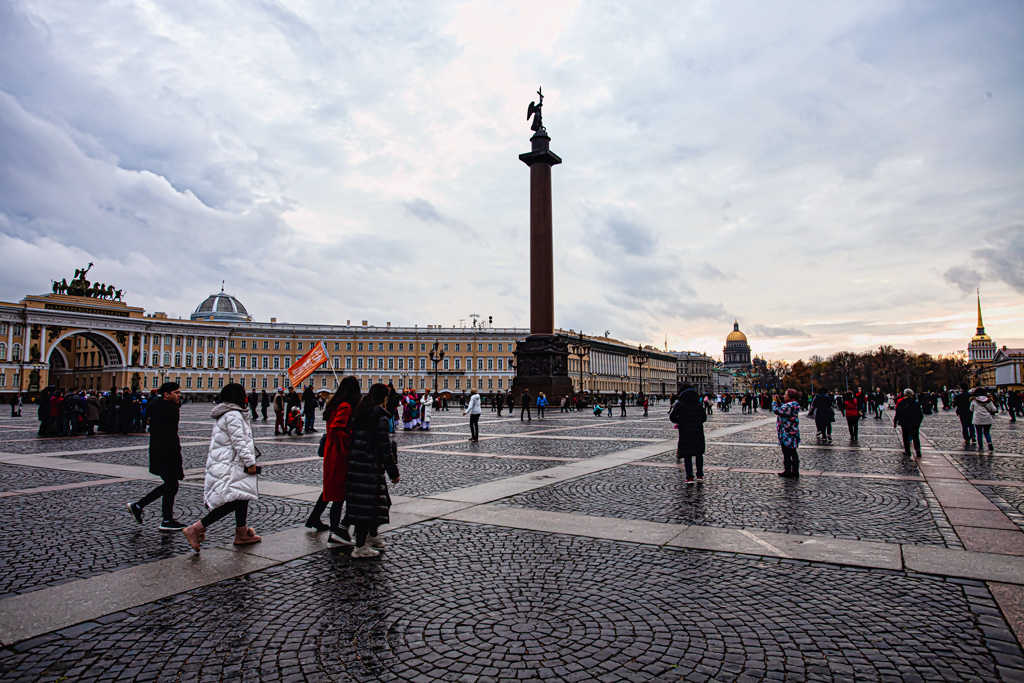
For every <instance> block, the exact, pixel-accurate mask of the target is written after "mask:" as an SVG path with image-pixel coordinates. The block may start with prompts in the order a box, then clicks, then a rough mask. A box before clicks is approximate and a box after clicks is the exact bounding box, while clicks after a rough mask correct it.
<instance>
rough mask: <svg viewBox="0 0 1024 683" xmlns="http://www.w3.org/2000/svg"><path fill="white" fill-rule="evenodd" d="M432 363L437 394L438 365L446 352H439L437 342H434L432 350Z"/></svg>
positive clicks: (430, 355)
mask: <svg viewBox="0 0 1024 683" xmlns="http://www.w3.org/2000/svg"><path fill="white" fill-rule="evenodd" d="M428 355H429V357H430V362H431V363H433V364H434V393H435V394H436V393H437V364H438V363H440V362H441V360H442V359H443V358H444V351H439V350H438V348H437V342H436V341H435V342H434V347H433V348H432V349H430V354H428Z"/></svg>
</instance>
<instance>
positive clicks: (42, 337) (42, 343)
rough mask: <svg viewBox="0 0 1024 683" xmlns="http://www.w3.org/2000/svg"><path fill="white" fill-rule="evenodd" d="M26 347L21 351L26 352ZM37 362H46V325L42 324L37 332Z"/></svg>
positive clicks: (30, 335) (30, 338) (30, 336)
mask: <svg viewBox="0 0 1024 683" xmlns="http://www.w3.org/2000/svg"><path fill="white" fill-rule="evenodd" d="M28 338H29V343H31V341H32V334H31V332H30V333H29V335H28ZM27 352H28V349H25V351H24V352H23V353H27ZM39 362H40V363H44V364H45V363H46V325H43V329H42V331H41V332H40V334H39Z"/></svg>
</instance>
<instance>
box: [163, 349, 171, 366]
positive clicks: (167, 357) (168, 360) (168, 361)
mask: <svg viewBox="0 0 1024 683" xmlns="http://www.w3.org/2000/svg"><path fill="white" fill-rule="evenodd" d="M170 364H171V352H170V351H164V365H170Z"/></svg>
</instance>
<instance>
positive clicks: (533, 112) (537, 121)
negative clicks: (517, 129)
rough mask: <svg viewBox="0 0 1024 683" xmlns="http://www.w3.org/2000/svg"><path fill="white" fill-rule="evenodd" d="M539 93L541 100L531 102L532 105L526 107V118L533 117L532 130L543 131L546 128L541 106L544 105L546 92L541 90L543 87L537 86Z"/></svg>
mask: <svg viewBox="0 0 1024 683" xmlns="http://www.w3.org/2000/svg"><path fill="white" fill-rule="evenodd" d="M537 95H538V96H539V97H540V101H539V102H530V106H529V107H527V109H526V118H527V119H529V118H530V117H531V116H532V117H533V123H532V124H530V130H532V131H535V132H536V131H542V130H544V123H543V121H542V119H541V107H543V106H544V93H543V92H541V88H540V87H538V88H537Z"/></svg>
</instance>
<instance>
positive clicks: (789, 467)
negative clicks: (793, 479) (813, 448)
mask: <svg viewBox="0 0 1024 683" xmlns="http://www.w3.org/2000/svg"><path fill="white" fill-rule="evenodd" d="M782 471H783V472H785V473H786V474H800V456H799V455H797V452H796V449H795V448H792V447H790V446H783V447H782Z"/></svg>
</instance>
